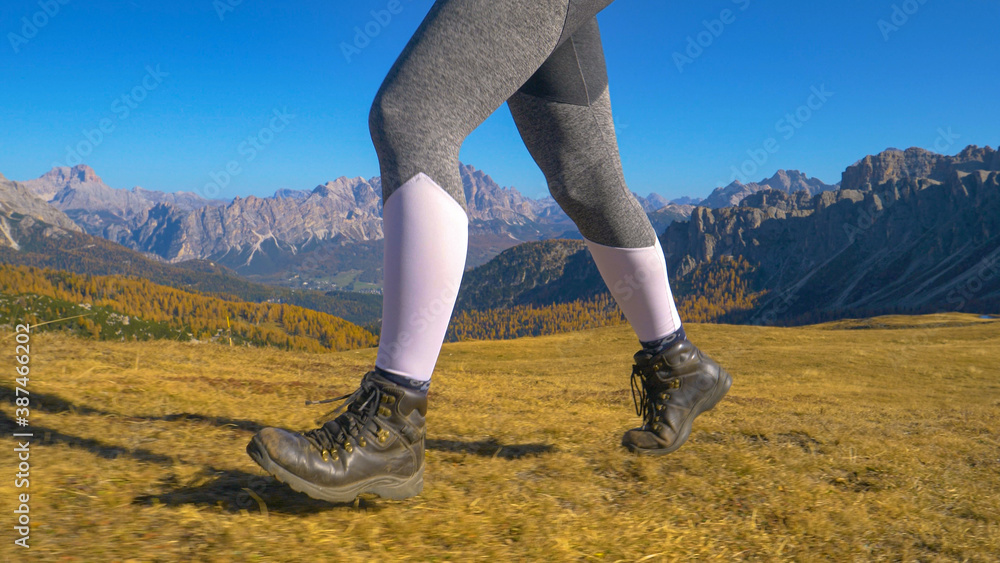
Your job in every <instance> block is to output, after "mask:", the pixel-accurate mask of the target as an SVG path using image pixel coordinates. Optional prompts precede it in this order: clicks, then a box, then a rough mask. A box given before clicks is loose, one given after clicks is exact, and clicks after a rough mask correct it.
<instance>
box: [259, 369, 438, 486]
mask: <svg viewBox="0 0 1000 563" xmlns="http://www.w3.org/2000/svg"><path fill="white" fill-rule="evenodd" d="M345 398H346V399H347V401H346V402H345V403H344V404H343V405H341V406H340V407H339V408H338V409H337V410H335V411H334V412H333V414H338V413H339V416H337V417H336V418H335V419H333V420H331V421H329V422H326V423H325V424H324V425H323V426H321V427H319V428H317V429H315V430H310V431H308V432H290V431H288V430H283V429H281V428H265V429H263V430H261V431H260V432H258V433H257V434H256V435H255V436H254V437H253V439H251V440H250V443H249V444H247V453H248V454H250V457H251V458H253V460H254V461H256V462H257V463H258V464H259V465H260V466H261V467H263V468H264V469H265V470H266V471H267V472H269V473H271V474H272V475H274V476H275V477H276V478H277V479H278V480H279V481H282V482H284V483H287V484H288V486H290V487H291V488H293V489H295V490H296V491H299V492H302V493H305V494H307V495H309V496H311V497H313V498H317V499H323V500H328V501H332V502H349V501H352V500H354V499H355V498H356V497H357V496H358V495H359V494H361V493H368V492H370V493H375V494H377V495H379V496H381V497H385V498H389V499H395V500H400V499H404V498H407V497H411V496H414V495H417V494H419V493H420V491H421V490H423V486H424V436H425V434H426V430H425V426H424V417H425V416H426V414H427V395H426V393H422V392H419V391H417V390H414V389H408V388H406V387H403V386H400V385H397V384H395V383H393V382H391V381H389V380H387V379H385V378H384V377H382V376H381V375H379V374H378V373H377V372H375V371H371V372H369V373H368V374H366V375H365V377H364V378H363V379H362V380H361V386H360V387H359V388H358V390H357V391H355V392H354V393H353V394H351V395H350V396H346V395H345V396H344V397H338V398H336V399H329V400H327V401H321V402H324V403H325V402H330V401H336V400H339V399H345Z"/></svg>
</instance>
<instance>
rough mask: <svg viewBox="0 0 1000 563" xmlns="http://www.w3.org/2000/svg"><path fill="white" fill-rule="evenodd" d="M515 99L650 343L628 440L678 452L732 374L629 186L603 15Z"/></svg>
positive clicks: (530, 143)
mask: <svg viewBox="0 0 1000 563" xmlns="http://www.w3.org/2000/svg"><path fill="white" fill-rule="evenodd" d="M508 105H509V106H510V110H511V113H512V114H513V116H514V121H515V122H516V123H517V127H518V130H519V131H520V132H521V137H522V138H523V139H524V142H525V145H526V146H527V147H528V150H529V152H531V155H532V157H533V158H534V159H535V162H537V163H538V166H539V167H540V168H541V169H542V171H543V172H544V173H545V178H546V180H547V181H548V184H549V190H550V191H551V192H552V196H553V197H554V198H555V199H556V201H557V202H559V205H560V206H562V208H563V209H564V210H565V211H566V213H567V214H568V215H569V216H570V217H571V218H572V219H573V221H574V222H575V223H576V225H577V227H579V229H580V232H581V233H582V234H583V236H584V239H585V240H586V243H587V246H588V248H590V252H591V254H592V255H593V257H594V261H595V262H596V263H597V267H598V269H599V270H600V271H601V276H602V277H603V278H604V281H605V282H606V283H607V285H608V289H610V291H611V294H612V295H613V296H614V298H615V301H617V303H618V305H619V307H621V309H622V312H624V313H625V316H626V318H628V320H629V323H630V324H631V325H632V328H633V329H634V330H635V332H636V334H637V335H638V337H639V340H640V341H642V344H643V349H642V350H641V351H639V352H638V353H637V354H636V355H635V357H634V359H635V366H634V368H633V372H632V374H633V375H632V377H633V380H632V383H633V387H632V388H633V393H635V395H634V397H635V400H636V414H639V415H640V416H641V417H642V418H643V424H642V426H640V427H638V428H634V429H632V430H629V431H628V432H626V433H625V435H624V436H623V438H622V444H623V445H624V446H626V447H627V448H629V449H630V450H632V451H636V452H643V453H653V454H667V453H670V452H672V451H674V450H676V449H677V448H679V447H680V446H681V445H682V444H683V443H684V442H685V440H687V437H688V435H689V434H690V432H691V424H692V422H693V421H694V418H695V417H697V416H698V415H699V414H701V413H702V412H704V411H706V410H708V409H711V408H712V407H714V406H715V404H716V403H718V402H719V400H720V399H722V397H723V396H724V395H725V394H726V392H727V391H728V390H729V386H730V384H731V382H732V379H731V377H730V375H729V374H728V373H726V372H725V370H723V369H722V368H721V367H719V365H718V364H717V363H715V362H714V361H713V360H712V359H711V358H709V357H708V356H706V355H705V354H703V353H702V352H701V351H700V350H698V349H697V348H696V347H695V346H694V344H692V343H691V342H690V341H688V340H687V338H686V337H685V335H684V330H683V328H681V322H680V318H679V317H678V315H677V308H676V306H675V305H674V299H673V296H672V295H671V293H670V284H669V283H668V281H667V267H666V262H665V260H664V257H663V251H662V249H661V248H660V244H659V241H658V240H657V237H656V233H655V232H654V231H653V228H652V226H651V225H650V223H649V219H648V218H647V217H646V214H645V213H644V212H643V211H642V208H641V207H640V206H639V203H638V202H637V201H636V200H635V198H634V197H633V196H632V192H631V191H630V190H629V189H628V187H627V186H626V184H625V179H624V176H623V174H622V167H621V161H620V160H619V158H618V144H617V141H616V140H615V130H614V123H613V121H612V118H611V101H610V98H609V95H608V78H607V73H606V72H605V66H604V54H603V51H602V48H601V35H600V31H599V30H598V27H597V20H596V19H591V20H590V21H589V22H587V23H586V24H584V25H582V26H581V27H580V28H579V29H578V30H577V31H576V32H575V33H573V35H572V36H571V37H570V38H569V40H568V41H566V42H565V43H563V45H562V46H560V47H559V48H558V49H557V50H556V51H555V52H554V53H553V54H552V56H551V57H549V59H548V60H547V61H546V62H545V64H544V65H542V67H541V68H539V69H538V71H537V72H536V73H535V74H534V75H533V76H532V77H531V79H530V80H528V81H527V83H525V84H524V86H522V87H521V88H520V89H519V90H518V92H517V93H516V94H514V95H513V96H512V97H511V98H510V100H508Z"/></svg>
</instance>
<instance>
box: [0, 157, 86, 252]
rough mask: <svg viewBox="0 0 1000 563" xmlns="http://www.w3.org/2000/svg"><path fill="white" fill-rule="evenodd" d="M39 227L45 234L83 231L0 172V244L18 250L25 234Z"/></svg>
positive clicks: (54, 234) (56, 234) (65, 216)
mask: <svg viewBox="0 0 1000 563" xmlns="http://www.w3.org/2000/svg"><path fill="white" fill-rule="evenodd" d="M39 229H41V230H42V231H43V232H42V233H41V234H42V236H48V237H59V236H61V235H62V234H64V233H66V232H81V231H82V229H81V228H80V227H79V226H77V224H76V223H74V222H73V220H72V219H70V218H69V217H68V216H67V215H66V214H65V213H63V212H61V211H59V210H58V209H56V208H54V207H52V206H51V205H49V204H48V203H46V202H45V201H44V200H42V199H41V198H39V197H38V196H36V195H35V194H34V193H32V191H31V190H29V189H28V188H27V187H26V186H25V185H23V184H21V183H20V182H12V181H10V180H8V179H7V178H5V177H4V176H3V175H2V174H0V246H7V247H10V248H13V249H15V250H17V249H19V248H20V243H19V241H20V240H22V238H23V237H24V235H25V234H27V233H28V232H29V231H31V230H39Z"/></svg>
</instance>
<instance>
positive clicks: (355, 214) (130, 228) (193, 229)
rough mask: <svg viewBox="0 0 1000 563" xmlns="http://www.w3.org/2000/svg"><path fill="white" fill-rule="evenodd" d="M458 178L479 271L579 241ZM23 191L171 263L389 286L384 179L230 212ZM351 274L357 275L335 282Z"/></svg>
mask: <svg viewBox="0 0 1000 563" xmlns="http://www.w3.org/2000/svg"><path fill="white" fill-rule="evenodd" d="M459 172H460V174H461V177H462V182H463V187H464V190H465V196H466V201H467V209H468V213H469V218H470V248H469V266H470V267H471V266H475V265H478V264H482V263H484V262H486V261H487V260H489V259H490V258H492V257H493V256H495V255H496V254H498V253H499V252H501V251H503V250H504V249H506V248H510V247H511V246H514V245H516V244H519V243H521V242H524V241H530V240H544V239H550V238H555V237H559V236H570V237H579V233H578V232H577V231H576V227H575V225H573V223H572V222H571V221H570V220H569V218H568V217H567V216H566V215H565V214H564V213H563V212H562V210H561V209H560V208H559V207H558V205H557V204H556V202H555V201H554V200H553V199H552V198H551V197H545V198H541V199H532V198H529V197H526V196H524V195H523V194H521V193H520V192H519V191H518V190H517V189H515V188H508V187H502V186H500V185H499V184H497V183H496V182H495V181H494V180H493V179H492V178H491V177H490V176H489V175H488V174H486V173H485V172H483V171H481V170H477V169H476V168H474V167H472V166H470V165H466V164H462V165H460V170H459ZM24 185H25V186H27V187H28V188H30V189H31V190H32V191H34V193H36V194H37V195H39V196H40V197H42V198H48V201H49V203H50V204H51V205H52V206H53V207H55V208H57V209H59V210H62V211H63V212H65V214H66V215H68V216H69V217H70V218H71V219H73V220H74V221H75V222H76V223H77V224H79V225H80V226H81V227H83V228H84V229H85V230H86V231H87V232H88V233H90V234H93V235H96V236H101V237H103V238H106V239H108V240H112V241H115V242H117V243H119V244H122V245H124V246H126V247H129V248H132V249H134V250H138V251H141V252H147V253H151V254H154V255H156V256H159V257H161V258H163V259H164V260H167V261H170V262H178V261H184V260H193V259H204V260H212V261H216V262H218V263H220V264H223V265H225V266H227V267H230V268H233V269H235V270H237V271H238V272H240V273H241V274H243V275H246V276H250V277H251V278H254V279H258V280H260V281H266V282H269V283H278V284H284V285H291V284H306V285H310V284H311V286H316V285H317V284H319V286H323V285H324V284H325V285H326V286H327V287H340V285H338V284H343V283H345V280H349V279H354V280H355V281H357V282H360V281H364V282H365V283H366V284H370V283H376V284H377V283H378V281H379V280H380V278H381V254H380V253H381V245H380V244H378V241H380V240H381V239H382V236H383V235H382V219H381V214H382V201H381V181H380V178H378V177H373V178H367V179H366V178H362V177H354V178H348V177H340V178H337V179H335V180H333V181H330V182H327V183H326V184H322V185H318V186H316V187H315V188H313V189H311V190H291V189H281V190H277V191H276V192H275V193H274V195H272V196H270V197H257V196H247V197H236V198H234V199H233V200H232V201H229V202H225V201H221V200H207V199H204V198H201V197H200V196H198V195H197V194H193V193H184V192H178V193H173V194H166V193H161V192H154V191H150V190H143V189H142V188H138V187H136V188H133V189H132V190H121V189H115V188H111V187H109V186H107V185H106V184H105V183H104V182H103V180H102V179H101V178H100V177H99V176H98V175H97V174H96V172H94V171H93V170H92V169H91V168H90V167H88V166H86V165H79V166H75V167H73V168H66V167H62V168H55V169H53V170H51V171H49V172H48V173H46V174H44V175H43V176H42V177H40V178H37V179H35V180H30V181H28V182H25V183H24ZM636 197H637V199H638V200H639V202H640V203H641V204H642V206H643V208H644V209H645V210H647V212H649V213H650V214H651V219H652V220H653V222H654V225H656V226H657V229H658V230H660V229H662V227H665V226H666V225H667V224H669V223H670V222H671V221H673V220H676V219H678V218H686V217H688V216H689V215H690V211H691V209H692V207H691V206H687V205H676V204H673V203H671V202H668V201H667V200H666V199H665V198H663V197H662V196H659V195H657V194H650V195H649V196H647V197H641V196H638V195H637V196H636ZM361 249H365V250H363V251H361ZM359 251H360V252H359ZM371 252H376V253H378V255H377V256H375V255H372V253H371ZM331 267H336V268H338V269H336V270H333V269H331ZM344 271H347V272H355V273H354V274H351V275H349V276H347V277H346V278H345V277H344V276H343V275H339V274H338V275H336V276H333V277H335V278H336V279H337V280H340V281H338V282H337V283H333V282H332V281H331V276H332V274H337V273H338V272H344ZM354 285H355V283H354V282H347V286H348V287H354ZM362 285H364V284H362Z"/></svg>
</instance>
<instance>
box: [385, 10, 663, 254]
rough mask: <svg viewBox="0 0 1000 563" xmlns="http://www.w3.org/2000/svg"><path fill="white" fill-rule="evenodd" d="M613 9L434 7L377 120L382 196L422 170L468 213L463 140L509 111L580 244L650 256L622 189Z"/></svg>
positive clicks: (643, 226) (397, 67)
mask: <svg viewBox="0 0 1000 563" xmlns="http://www.w3.org/2000/svg"><path fill="white" fill-rule="evenodd" d="M611 2H612V0H437V1H436V2H435V3H434V5H433V6H432V7H431V9H430V11H429V13H428V14H427V16H426V17H425V18H424V20H423V22H422V23H421V24H420V27H419V28H417V31H416V33H414V35H413V37H412V38H411V39H410V41H409V43H407V45H406V47H405V48H404V49H403V52H402V54H400V56H399V58H398V59H397V60H396V62H395V64H393V66H392V68H391V69H390V70H389V73H388V76H386V78H385V81H384V82H383V83H382V86H381V88H379V91H378V94H377V95H376V96H375V101H374V103H373V104H372V108H371V114H370V115H369V126H370V128H371V135H372V141H373V142H374V144H375V150H376V152H377V153H378V157H379V167H380V169H381V174H382V197H383V200H385V199H388V198H389V197H390V196H391V195H392V193H393V191H394V190H396V188H398V187H399V186H400V185H402V184H403V182H405V181H407V180H408V179H410V178H411V177H413V176H414V175H416V174H417V173H418V172H423V173H425V174H427V175H428V176H430V177H431V178H432V179H433V180H435V181H436V182H437V183H438V184H440V185H441V187H442V188H444V189H445V191H447V192H448V193H449V194H451V195H452V196H453V197H454V198H455V199H456V200H457V201H458V202H459V203H460V204H461V205H462V206H463V207H465V195H464V190H463V188H462V180H461V177H460V175H459V169H458V154H459V149H460V148H461V146H462V142H463V141H464V140H465V138H466V137H467V136H468V135H469V133H471V132H472V131H473V130H474V129H475V128H476V127H478V126H479V125H480V124H481V123H482V122H483V121H485V120H486V118H487V117H489V116H490V114H492V113H493V112H494V111H496V109H497V108H499V107H500V105H501V104H503V103H504V101H506V102H507V105H508V107H509V108H510V112H511V114H512V115H513V117H514V122H515V123H516V125H517V128H518V131H519V132H520V134H521V138H522V139H523V140H524V144H525V146H527V148H528V151H529V152H530V153H531V156H532V157H533V158H534V160H535V162H536V163H537V164H538V166H539V168H541V170H542V172H543V173H544V174H545V178H546V180H547V182H548V187H549V191H550V192H551V193H552V196H553V197H554V198H555V200H556V201H557V202H558V203H559V205H560V206H561V207H562V208H563V210H565V211H566V213H567V215H569V216H570V218H571V219H572V220H573V221H574V222H575V223H576V225H577V227H578V228H579V229H580V232H581V233H582V234H583V236H584V237H586V238H588V239H590V240H591V241H593V242H596V243H599V244H603V245H606V246H613V247H619V248H642V247H649V246H652V245H653V244H654V242H655V238H656V233H655V232H654V231H653V228H652V226H651V225H650V223H649V220H648V219H647V217H646V214H645V213H644V212H643V211H642V207H641V206H640V205H639V203H638V202H637V201H636V200H635V198H634V197H633V196H632V193H631V192H630V191H629V189H628V187H627V186H626V184H625V179H624V176H623V173H622V167H621V161H620V159H619V156H618V143H617V140H616V138H615V130H614V125H613V121H612V117H611V101H610V97H609V95H608V78H607V70H606V68H605V64H604V51H603V49H602V47H601V36H600V32H599V30H598V27H597V19H596V17H595V16H596V14H597V13H598V12H600V11H601V10H602V9H604V8H605V7H606V6H608V5H609V4H610V3H611Z"/></svg>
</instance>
